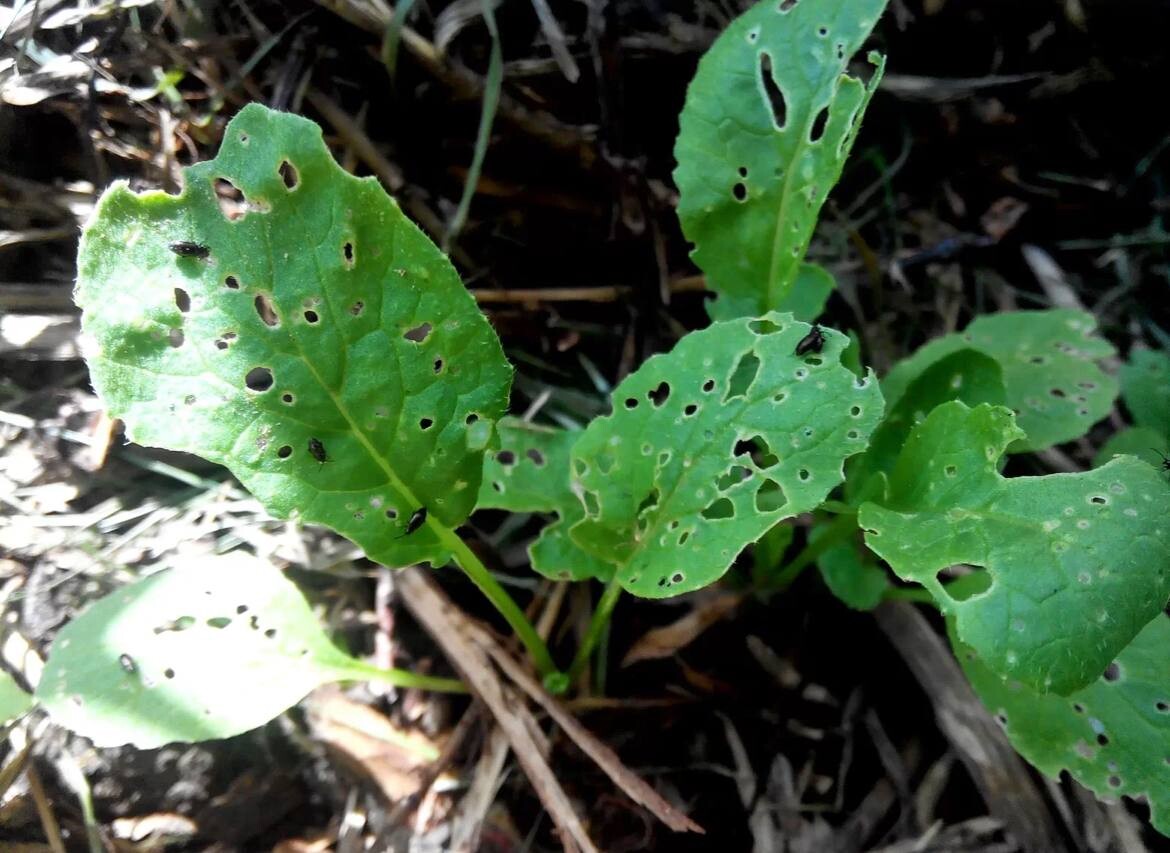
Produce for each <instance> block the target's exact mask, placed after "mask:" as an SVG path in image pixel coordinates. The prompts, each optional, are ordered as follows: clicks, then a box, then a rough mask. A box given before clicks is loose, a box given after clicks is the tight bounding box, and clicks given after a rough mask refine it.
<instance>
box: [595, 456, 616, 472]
mask: <svg viewBox="0 0 1170 853" xmlns="http://www.w3.org/2000/svg"><path fill="white" fill-rule="evenodd" d="M616 464H617V459H616V458H614V455H613V454H612V453H601V454H598V456H597V470H598V471H600V472H601V473H602V474H608V473H609V472H610V471H612V470H613V467H614V465H616Z"/></svg>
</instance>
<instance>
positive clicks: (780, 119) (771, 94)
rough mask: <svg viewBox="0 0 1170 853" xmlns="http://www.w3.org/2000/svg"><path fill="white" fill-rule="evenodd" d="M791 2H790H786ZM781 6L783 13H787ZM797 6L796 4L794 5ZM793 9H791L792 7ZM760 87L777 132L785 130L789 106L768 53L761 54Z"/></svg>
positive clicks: (788, 0) (787, 0)
mask: <svg viewBox="0 0 1170 853" xmlns="http://www.w3.org/2000/svg"><path fill="white" fill-rule="evenodd" d="M785 2H786V3H787V2H790V0H785ZM783 5H784V4H781V11H787V10H786V9H784V8H783ZM793 5H795V3H793ZM790 8H791V7H790ZM760 85H761V86H762V87H763V90H764V106H766V107H767V108H768V109H769V110H771V112H772V124H774V125H775V126H776V129H777V130H783V129H784V126H785V125H786V124H788V104H787V103H786V102H785V100H784V93H783V92H782V91H781V90H780V86H779V85H777V83H776V78H775V77H773V76H772V56H771V54H769V53H768V52H767V51H761V52H760Z"/></svg>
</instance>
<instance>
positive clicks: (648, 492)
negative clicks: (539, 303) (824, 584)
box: [571, 314, 882, 598]
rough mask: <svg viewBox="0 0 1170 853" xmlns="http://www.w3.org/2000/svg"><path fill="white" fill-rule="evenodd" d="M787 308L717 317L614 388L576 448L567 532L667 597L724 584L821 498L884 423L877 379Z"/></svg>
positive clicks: (634, 582)
mask: <svg viewBox="0 0 1170 853" xmlns="http://www.w3.org/2000/svg"><path fill="white" fill-rule="evenodd" d="M810 330H811V327H810V326H808V325H807V324H805V323H800V322H797V321H794V320H793V319H792V316H791V315H788V314H769V315H767V316H766V317H762V318H760V319H756V320H746V319H744V320H731V321H726V322H722V323H715V324H713V325H712V326H710V327H708V328H707V329H704V330H702V331H700V332H692V333H691V334H689V335H687V336H686V337H684V338H683V339H682V340H681V341H679V343H678V344H677V345H676V346H675V348H674V349H673V350H672V351H671V352H670V353H667V354H665V355H658V356H655V357H653V358H651V359H649V360H648V361H647V362H646V363H645V364H643V365H642V367H641V368H639V369H638V370H637V371H636V372H635V373H633V374H631V375H630V376H629V377H627V378H626V379H625V380H624V381H623V382H622V383H621V384H620V385H619V386H618V387H617V388H616V389H615V390H614V393H613V410H614V411H613V414H611V415H609V416H608V417H604V418H598V419H597V420H595V421H593V423H591V424H590V425H589V427H588V428H587V429H586V430H585V433H584V434H583V435H582V436H581V438H580V439H579V440H578V442H577V443H576V445H574V447H573V454H572V459H573V474H574V477H575V481H576V484H575V488H577V489H578V490H579V491H580V494H581V496H582V499H583V500H584V505H585V510H586V517H585V519H584V520H582V521H581V522H579V523H578V524H576V525H575V526H574V527H573V528H572V531H571V535H572V537H573V540H574V541H575V542H576V543H577V544H578V545H580V546H581V547H582V548H584V549H585V550H586V551H588V552H590V553H592V554H594V555H596V556H597V557H599V558H601V559H603V560H606V561H608V562H610V563H613V564H614V565H615V566H617V577H618V579H619V581H620V582H621V584H622V586H623V587H624V588H625V589H626V590H627V591H629V592H632V593H634V594H636V595H640V596H645V597H653V598H661V597H664V596H669V595H677V594H679V593H681V592H687V591H689V590H693V589H698V588H700V587H703V586H706V585H707V584H709V583H712V582H713V581H715V580H717V579H718V578H719V577H720V576H721V575H723V573H724V572H725V571H726V570H727V568H728V567H729V566H730V565H731V562H732V560H734V559H735V557H736V555H737V554H738V553H739V552H740V550H742V549H743V548H744V546H746V545H747V544H749V543H751V542H754V541H756V540H757V539H759V538H760V537H761V536H762V535H763V534H764V533H765V532H766V531H767V530H768V529H769V528H771V527H772V526H773V525H775V524H776V523H777V522H779V521H781V520H783V519H785V518H791V517H792V516H794V515H797V514H798V513H802V512H807V511H809V510H811V509H813V508H815V507H816V506H817V505H819V504H820V503H821V501H823V500H824V499H825V497H826V496H827V495H828V494H829V492H830V491H831V490H832V489H833V488H834V487H835V486H837V485H838V484H839V483H840V482H841V480H842V477H843V474H842V464H843V462H844V460H845V459H846V458H847V457H848V456H851V455H852V454H855V453H858V452H860V451H861V450H863V449H864V448H865V445H866V441H867V439H868V437H869V435H870V433H871V432H872V430H873V428H874V426H875V425H876V424H877V422H878V421H879V420H880V418H881V414H882V398H881V394H880V393H879V392H878V390H877V388H876V383H875V382H874V381H873V378H872V376H867V377H865V378H864V379H858V378H857V377H856V376H854V375H853V374H852V373H851V372H850V371H849V370H847V369H846V368H844V367H842V366H841V364H840V356H841V351H842V349H844V347H845V346H846V345H847V344H848V339H847V338H846V337H845V336H844V335H842V334H841V333H839V332H835V331H832V330H829V329H826V330H824V332H823V334H824V345H823V349H822V350H820V351H810V352H806V353H805V354H804V355H800V356H798V355H796V354H795V350H796V348H797V345H798V344H799V343H800V342H801V341H802V340H804V339H805V337H806V336H807V335H808V334H809V332H810Z"/></svg>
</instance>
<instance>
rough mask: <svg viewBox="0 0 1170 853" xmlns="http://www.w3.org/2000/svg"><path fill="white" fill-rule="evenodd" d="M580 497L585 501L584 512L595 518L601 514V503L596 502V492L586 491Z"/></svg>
mask: <svg viewBox="0 0 1170 853" xmlns="http://www.w3.org/2000/svg"><path fill="white" fill-rule="evenodd" d="M581 497H582V499H583V500H584V501H585V512H586V513H588V515H589V517H590V518H597V516H599V515H600V514H601V504H599V503H598V502H597V494H596V493H595V492H588V491H587V492H584V493H583V494H582V496H581Z"/></svg>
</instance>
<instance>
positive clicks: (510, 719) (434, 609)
mask: <svg viewBox="0 0 1170 853" xmlns="http://www.w3.org/2000/svg"><path fill="white" fill-rule="evenodd" d="M396 580H397V581H398V589H399V591H400V592H401V593H402V600H403V602H404V603H405V604H406V606H407V607H408V608H409V609H410V612H411V613H412V614H413V615H414V617H415V619H417V620H418V621H419V623H420V624H422V626H423V627H424V628H426V630H427V632H428V633H429V634H430V635H431V636H432V637H433V638H434V640H435V642H436V643H438V644H439V646H440V647H442V649H443V652H444V653H445V654H446V655H447V658H448V659H449V660H450V661H451V664H452V666H454V667H455V668H456V669H457V670H458V671H459V674H460V675H461V676H462V677H463V680H464V681H465V682H466V683H467V685H468V686H469V687H470V688H471V690H472V692H474V693H475V695H476V696H478V697H479V698H480V699H481V700H482V701H483V703H484V704H485V705H486V706H487V707H488V709H489V710H490V711H491V712H492V716H493V717H495V720H496V722H497V723H498V724H499V726H500V729H501V730H502V731H503V732H504V735H505V736H506V737H507V738H508V744H509V745H510V746H511V747H512V751H513V752H515V753H516V758H517V760H518V761H519V762H520V766H521V767H523V768H524V772H525V774H526V775H527V776H528V779H529V781H530V782H531V783H532V787H533V788H534V789H535V790H536V795H537V796H538V797H539V798H540V801H541V803H542V804H543V805H544V807H545V809H546V810H547V811H548V813H549V817H550V818H552V821H553V823H554V824H555V825H556V827H557V831H558V832H559V833H560V837H561V842H562V844H564V846H565V849H566V850H575V849H577V848H580V849H581V850H584V851H596V850H597V848H596V847H595V846H594V845H593V842H592V841H590V840H589V836H588V834H586V832H585V827H584V826H583V825H582V824H581V819H580V818H579V817H578V816H577V813H576V812H574V811H573V807H572V804H571V803H570V802H569V797H568V795H567V794H566V793H565V789H564V788H562V787H561V784H560V783H559V782H558V781H557V778H556V776H555V775H554V774H553V772H552V769H551V768H550V767H549V766H548V762H546V761H545V760H544V756H543V755H542V754H541V748H540V746H539V744H538V743H537V742H536V740H535V738H534V737H533V735H532V731H533V729H535V727H536V721H535V720H534V719H533V717H532V714H531V713H530V712H529V711H528V709H527V708H526V707H525V706H524V703H523V702H521V701H519V699H518V697H517V696H516V695H515V694H514V693H513V692H512V691H511V690H510V689H509V688H508V687H507V686H506V685H504V684H502V683H501V682H500V679H499V676H498V675H497V674H496V672H495V670H494V669H493V667H492V665H491V663H490V661H489V660H488V657H487V654H486V653H485V651H484V648H483V647H482V646H481V645H477V644H476V643H474V642H472V641H471V637H472V636H473V634H472V632H471V631H470V630H469V628H470V622H469V620H468V619H467V617H466V616H464V615H463V614H462V613H461V612H460V611H459V610H458V609H457V608H456V607H455V606H454V605H452V604H451V603H450V601H448V600H447V598H446V597H445V596H444V595H443V594H442V593H441V592H440V591H439V589H438V587H436V585H435V583H434V581H432V580H431V579H430V578H429V577H428V576H427V575H426V574H425V573H424V572H422V571H421V570H419V569H414V568H412V569H406V570H404V571H402V572H400V573H399V574H398V575H397V576H396ZM493 645H495V641H494V639H492V640H491V645H488V646H487V648H488V649H489V650H490V649H491V646H493ZM501 654H502V652H501Z"/></svg>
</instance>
